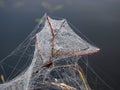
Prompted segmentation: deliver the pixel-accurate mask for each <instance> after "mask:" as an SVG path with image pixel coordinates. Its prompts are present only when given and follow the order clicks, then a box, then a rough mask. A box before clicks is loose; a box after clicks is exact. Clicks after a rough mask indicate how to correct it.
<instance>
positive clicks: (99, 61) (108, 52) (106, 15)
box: [0, 0, 120, 90]
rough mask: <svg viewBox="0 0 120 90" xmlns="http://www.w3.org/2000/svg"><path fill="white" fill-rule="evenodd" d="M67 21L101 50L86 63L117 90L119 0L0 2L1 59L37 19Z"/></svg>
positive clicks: (119, 86)
mask: <svg viewBox="0 0 120 90" xmlns="http://www.w3.org/2000/svg"><path fill="white" fill-rule="evenodd" d="M45 13H48V15H50V16H53V17H54V16H56V17H61V18H66V19H67V20H68V21H69V22H70V23H72V24H73V25H74V26H75V27H77V29H79V30H80V32H82V33H83V34H84V35H85V36H86V37H88V38H89V39H90V40H91V41H92V42H94V44H95V45H96V46H98V47H99V48H100V49H101V51H100V52H99V53H98V54H96V55H92V56H89V57H88V58H89V59H88V60H89V64H90V65H91V66H92V68H93V69H94V70H95V71H96V72H97V73H98V74H99V76H100V77H102V79H104V80H105V81H106V82H107V83H108V84H109V85H110V86H111V87H112V88H113V90H120V85H119V84H120V70H119V69H120V55H119V54H120V40H119V39H120V0H0V60H1V59H3V58H4V57H6V56H7V55H8V54H9V53H10V52H11V51H12V50H14V49H15V48H16V47H17V46H18V45H19V44H20V43H21V42H22V41H23V40H24V39H25V38H26V37H27V36H28V35H29V33H30V32H32V30H33V29H34V27H35V26H36V24H37V23H38V22H39V21H40V18H41V17H42V16H43V15H44V14H45Z"/></svg>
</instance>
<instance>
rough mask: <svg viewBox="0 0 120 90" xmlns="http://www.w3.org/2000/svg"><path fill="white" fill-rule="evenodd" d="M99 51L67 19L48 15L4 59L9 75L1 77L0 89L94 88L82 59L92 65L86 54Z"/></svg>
mask: <svg viewBox="0 0 120 90" xmlns="http://www.w3.org/2000/svg"><path fill="white" fill-rule="evenodd" d="M98 51H99V48H97V47H95V46H93V45H91V44H90V43H88V42H87V41H85V40H84V39H82V38H81V37H80V36H79V35H77V34H76V33H75V32H74V30H73V29H72V28H71V27H70V26H69V24H68V22H67V21H66V20H65V19H62V20H55V19H51V18H50V17H48V16H47V15H44V16H43V18H42V19H41V21H40V23H39V24H38V25H37V26H36V27H35V29H34V30H33V32H32V33H31V34H30V35H29V36H28V37H27V38H26V39H25V40H24V41H23V42H22V43H21V44H20V45H19V46H18V47H17V48H16V49H15V50H14V51H13V52H12V53H11V54H10V55H8V56H7V57H6V58H5V59H3V60H1V61H0V67H1V72H0V73H2V74H3V75H4V78H5V80H4V78H3V75H2V76H1V77H2V81H3V84H0V90H90V86H89V85H88V84H89V83H88V81H87V80H88V79H87V75H88V74H87V73H85V74H84V71H85V70H83V68H82V66H81V65H80V63H79V62H81V61H82V64H84V65H85V67H87V68H90V67H88V63H87V62H85V61H84V60H83V57H84V56H87V55H90V54H94V53H96V52H98ZM86 71H87V69H86ZM91 71H92V69H91ZM92 72H93V71H92ZM95 75H97V74H96V73H95ZM100 79H101V78H100Z"/></svg>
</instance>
